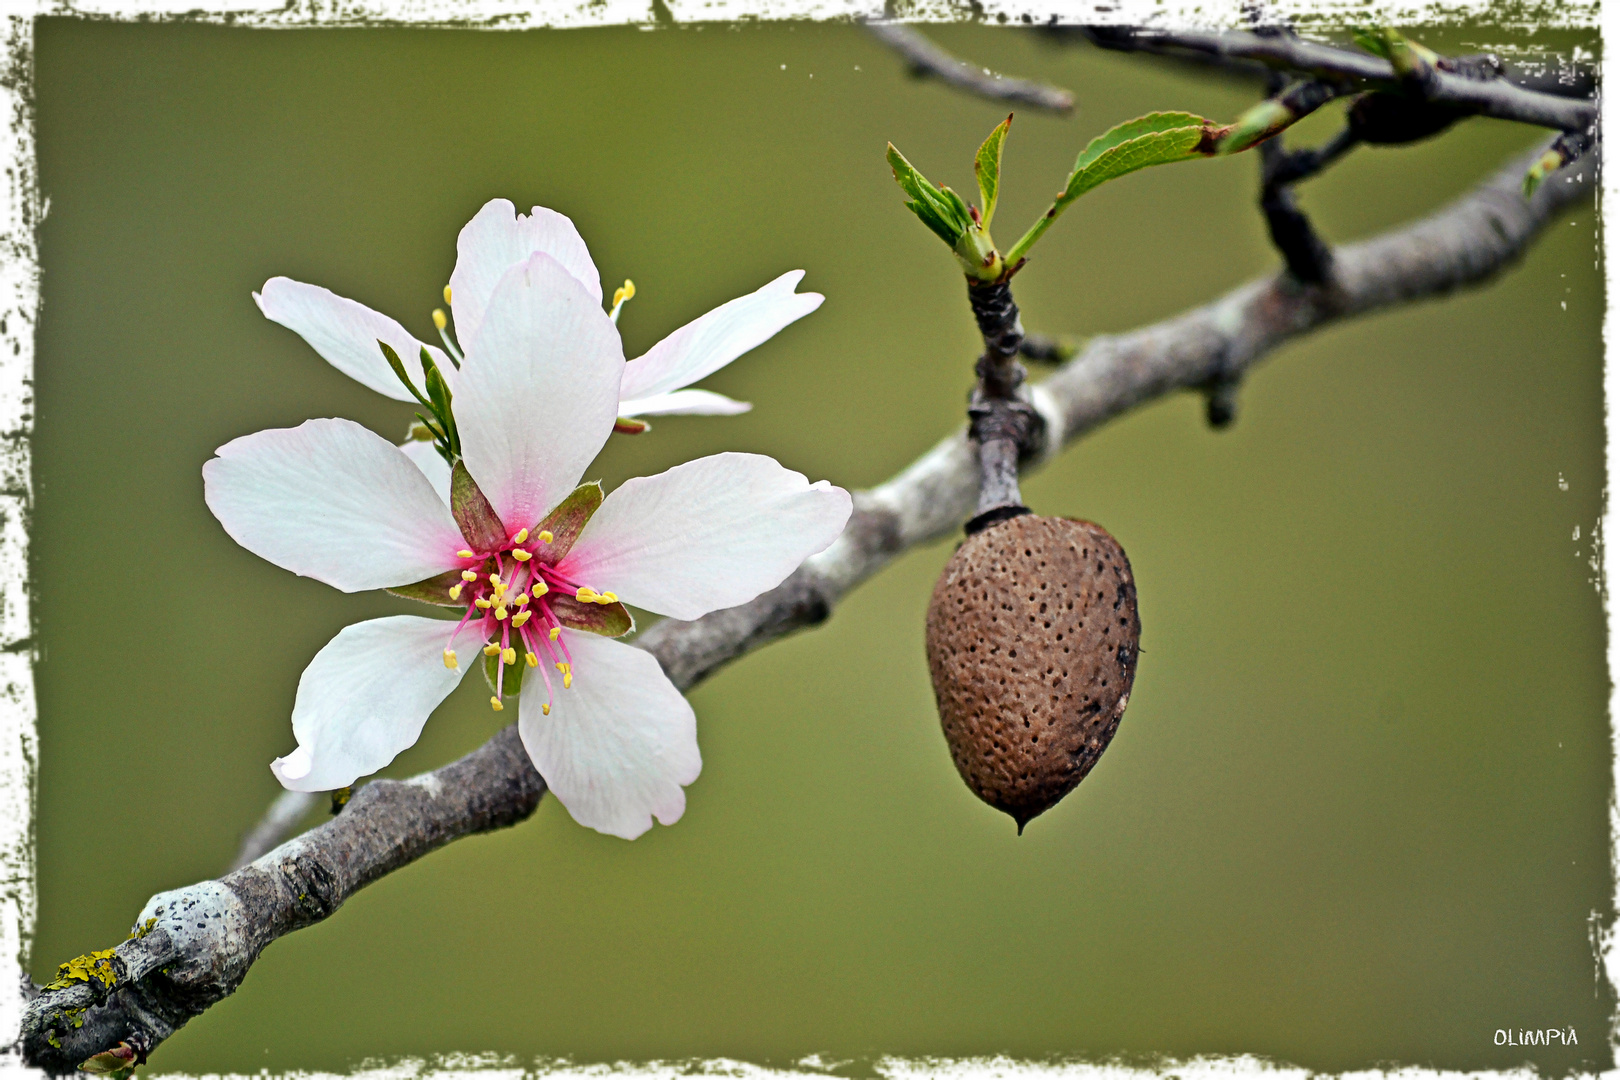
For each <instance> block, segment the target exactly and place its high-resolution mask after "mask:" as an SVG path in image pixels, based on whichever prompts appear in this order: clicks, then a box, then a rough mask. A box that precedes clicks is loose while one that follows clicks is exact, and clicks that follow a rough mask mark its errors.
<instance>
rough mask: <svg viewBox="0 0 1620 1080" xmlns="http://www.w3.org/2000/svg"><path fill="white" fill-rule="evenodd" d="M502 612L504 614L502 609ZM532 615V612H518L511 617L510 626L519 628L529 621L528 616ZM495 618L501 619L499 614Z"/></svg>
mask: <svg viewBox="0 0 1620 1080" xmlns="http://www.w3.org/2000/svg"><path fill="white" fill-rule="evenodd" d="M503 612H504V609H503ZM533 614H534V612H532V611H520V612H518V613H517V614H516V615H514V616H512V625H513V626H518V627H521V626H522V625H523V624H524V623H526V622H528V621H529V616H530V615H533ZM495 617H496V618H497V619H498V618H500V617H501V614H500V613H497V614H496V616H495Z"/></svg>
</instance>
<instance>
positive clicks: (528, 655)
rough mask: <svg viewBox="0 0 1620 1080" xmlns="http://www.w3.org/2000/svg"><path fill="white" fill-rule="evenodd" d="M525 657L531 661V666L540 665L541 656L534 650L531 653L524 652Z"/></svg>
mask: <svg viewBox="0 0 1620 1080" xmlns="http://www.w3.org/2000/svg"><path fill="white" fill-rule="evenodd" d="M523 658H524V659H525V660H527V661H528V662H529V666H530V667H539V666H540V658H539V657H538V656H536V655H534V653H532V652H531V653H524V654H523Z"/></svg>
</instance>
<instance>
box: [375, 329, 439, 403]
mask: <svg viewBox="0 0 1620 1080" xmlns="http://www.w3.org/2000/svg"><path fill="white" fill-rule="evenodd" d="M377 345H378V346H379V347H380V348H381V349H382V354H383V359H384V360H387V361H388V366H389V367H391V368H393V369H394V374H395V375H398V376H399V381H400V382H402V383H404V384H405V389H407V390H409V391H410V392H411V396H412V397H414V398H415V399H416V400H417V401H420V402H421V403H422V408H424V409H426V410H428V411H429V412H432V411H433V402H431V401H429V400H428V399H427V398H425V397H423V396H422V392H421V391H420V390H418V389H417V388H416V384H415V383H413V382H411V377H410V376H409V375H407V374H405V364H404V362H403V361H401V360H400V358H399V353H397V352H395V351H394V350H393V349H392V348H390V347H389V345H388V342H386V341H382V340H379V341H378V342H377Z"/></svg>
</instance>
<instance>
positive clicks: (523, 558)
mask: <svg viewBox="0 0 1620 1080" xmlns="http://www.w3.org/2000/svg"><path fill="white" fill-rule="evenodd" d="M512 558H514V559H516V560H517V561H518V562H528V561H529V560H530V559H532V558H534V556H533V555H532V554H530V553H529V552H527V551H524V550H523V549H522V548H513V549H512Z"/></svg>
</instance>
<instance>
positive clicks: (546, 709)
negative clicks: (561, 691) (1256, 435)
mask: <svg viewBox="0 0 1620 1080" xmlns="http://www.w3.org/2000/svg"><path fill="white" fill-rule="evenodd" d="M540 715H541V716H550V715H551V706H550V705H547V704H546V703H545V702H541V703H540Z"/></svg>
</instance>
